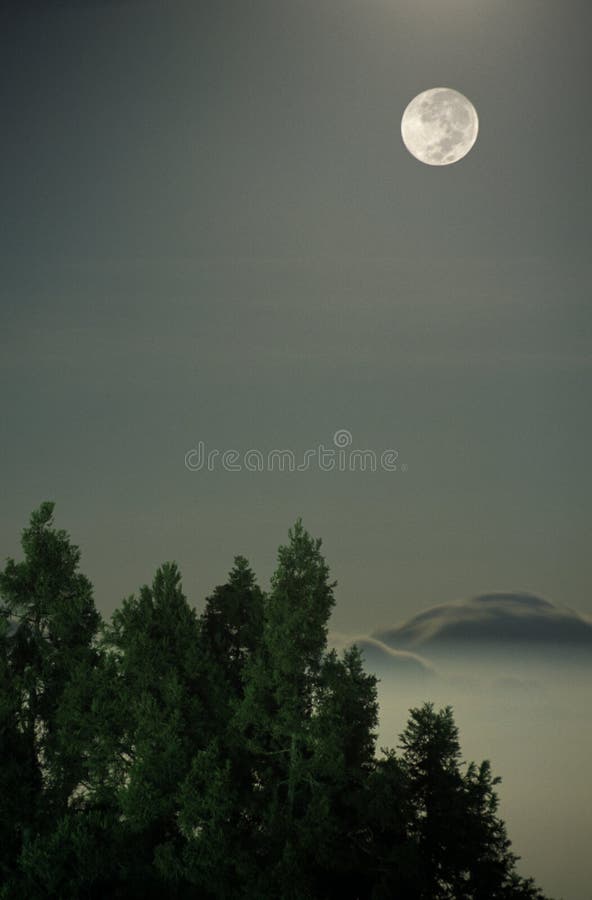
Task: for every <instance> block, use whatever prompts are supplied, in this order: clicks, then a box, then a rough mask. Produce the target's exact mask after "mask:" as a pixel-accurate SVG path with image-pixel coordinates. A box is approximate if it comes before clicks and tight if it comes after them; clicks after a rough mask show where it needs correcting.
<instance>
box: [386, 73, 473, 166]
mask: <svg viewBox="0 0 592 900" xmlns="http://www.w3.org/2000/svg"><path fill="white" fill-rule="evenodd" d="M478 133H479V118H478V116H477V110H476V109H475V107H474V106H473V104H472V103H471V101H470V100H467V98H466V97H465V96H464V95H463V94H459V92H458V91H453V90H452V88H444V87H439V88H430V90H429V91H423V93H421V94H418V95H417V97H414V98H413V100H412V101H411V103H410V104H409V106H408V107H407V109H406V110H405V112H404V113H403V119H402V120H401V136H402V138H403V143H404V144H405V146H406V147H407V149H408V150H409V152H410V153H411V154H412V155H413V156H415V158H416V159H419V160H420V161H421V162H423V163H426V164H427V165H428V166H449V165H450V164H451V163H455V162H457V161H458V160H459V159H462V158H463V156H466V155H467V153H468V152H469V150H470V149H471V147H472V146H473V144H474V143H475V141H476V140H477V134H478Z"/></svg>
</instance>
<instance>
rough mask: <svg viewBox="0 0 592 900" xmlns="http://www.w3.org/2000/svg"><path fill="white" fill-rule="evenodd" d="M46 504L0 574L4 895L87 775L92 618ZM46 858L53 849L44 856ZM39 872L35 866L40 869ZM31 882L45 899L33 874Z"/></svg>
mask: <svg viewBox="0 0 592 900" xmlns="http://www.w3.org/2000/svg"><path fill="white" fill-rule="evenodd" d="M53 510H54V504H53V503H49V502H45V503H43V504H42V505H41V506H40V507H39V509H37V510H36V511H34V512H33V513H32V515H31V518H30V523H29V526H28V527H27V528H25V530H24V531H23V534H22V541H21V545H22V549H23V553H24V559H23V560H22V561H21V562H18V563H17V562H15V561H14V560H13V559H12V558H9V559H8V560H7V562H6V566H5V568H4V571H3V572H1V573H0V594H1V596H2V619H3V622H4V624H3V628H2V631H3V636H2V638H1V639H0V643H1V645H2V647H1V661H0V665H1V666H2V669H3V672H2V675H3V678H2V688H1V695H2V702H1V711H0V716H1V717H2V719H3V728H2V737H3V740H2V749H1V753H2V757H10V760H9V761H8V760H7V759H6V758H4V759H3V765H2V768H3V778H4V780H5V782H8V783H7V784H5V789H6V794H5V796H6V802H8V803H13V804H14V807H13V815H14V818H13V828H12V829H11V839H10V840H9V841H8V842H7V845H6V846H5V848H4V849H5V850H6V849H7V848H9V852H10V854H11V856H12V860H13V865H12V870H13V871H12V876H11V877H12V879H13V882H14V887H12V888H11V887H10V879H8V881H7V882H6V884H7V885H8V886H7V887H6V890H7V891H8V896H10V892H11V891H12V892H14V893H17V894H18V893H19V892H21V893H26V894H29V895H30V896H33V893H32V888H31V886H30V888H31V889H29V888H24V887H21V888H19V887H18V884H19V879H21V880H22V883H23V885H24V884H26V883H27V879H29V878H30V877H33V876H32V874H31V873H33V872H34V871H35V870H36V868H37V869H38V868H39V865H40V859H41V857H42V856H43V855H44V854H45V855H47V853H48V852H49V851H48V850H47V848H46V847H45V846H44V840H45V834H46V833H47V831H48V830H49V829H50V828H53V826H54V823H55V821H56V820H65V819H68V818H69V816H70V815H71V812H70V808H71V805H72V804H73V803H74V802H75V801H76V798H77V796H78V795H79V793H80V792H81V791H82V790H83V788H84V784H85V782H86V781H87V777H88V752H87V751H88V745H87V741H86V738H87V734H86V732H85V729H84V727H83V725H82V722H83V720H84V717H85V712H86V710H87V709H88V706H89V704H90V701H91V697H90V695H89V692H88V690H87V686H88V685H89V683H90V682H91V681H92V679H93V673H94V670H95V668H96V666H97V661H98V652H97V648H96V645H95V638H96V634H97V630H98V628H99V624H100V617H99V615H98V613H97V611H96V609H95V606H94V601H93V596H92V586H91V584H90V582H89V581H88V579H87V578H86V577H85V576H84V575H83V574H81V573H80V572H79V571H78V566H79V561H80V551H79V549H78V547H76V546H74V545H73V544H71V542H70V539H69V537H68V535H67V534H66V532H65V531H63V530H56V529H55V528H54V527H53ZM50 856H51V854H50ZM41 869H42V870H43V867H41ZM33 881H34V882H35V883H36V884H38V885H39V891H40V894H41V895H42V896H49V895H50V894H49V893H48V885H44V884H43V881H42V877H41V874H38V875H37V876H35V878H34V879H33Z"/></svg>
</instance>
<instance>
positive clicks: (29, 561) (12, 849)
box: [0, 503, 543, 900]
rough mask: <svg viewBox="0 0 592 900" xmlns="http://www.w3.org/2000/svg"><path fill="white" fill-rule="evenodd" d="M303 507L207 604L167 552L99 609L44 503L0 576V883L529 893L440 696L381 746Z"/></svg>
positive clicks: (269, 892)
mask: <svg viewBox="0 0 592 900" xmlns="http://www.w3.org/2000/svg"><path fill="white" fill-rule="evenodd" d="M320 546H321V542H320V541H319V540H313V539H312V538H311V537H310V535H309V534H308V533H307V532H306V531H305V530H304V528H303V527H302V524H301V523H300V522H297V523H296V525H295V527H294V528H293V529H292V530H291V531H290V533H289V540H288V543H287V544H286V545H285V546H282V547H280V549H279V553H278V565H277V570H276V572H275V574H274V576H273V579H272V583H271V590H270V591H269V593H264V592H262V591H261V590H260V588H259V587H258V586H257V583H256V580H255V576H254V574H253V572H252V570H251V569H250V567H249V564H248V563H247V561H246V560H245V559H244V558H243V557H240V556H239V557H236V559H235V561H234V566H233V568H232V570H231V572H230V574H229V576H228V581H227V582H226V584H224V585H221V586H220V587H217V588H216V589H215V590H214V591H213V593H212V594H211V596H210V597H208V598H207V600H206V602H205V608H204V610H203V612H202V613H201V615H198V614H197V613H196V611H195V609H194V608H193V607H192V606H190V605H189V603H188V602H187V599H186V597H185V595H184V593H183V590H182V586H181V576H180V573H179V571H178V569H177V567H176V565H175V564H174V563H165V564H164V565H163V566H162V567H161V568H159V569H158V571H157V572H156V575H155V576H154V580H153V582H152V584H151V586H144V587H142V588H141V590H140V591H139V593H138V594H137V595H136V596H130V597H129V598H127V599H126V600H124V601H123V603H122V605H121V608H120V609H118V610H117V611H116V612H115V613H114V615H113V617H112V619H111V621H110V622H109V623H105V622H103V621H102V620H101V617H100V615H99V613H98V612H97V610H96V608H95V605H94V601H93V592H92V586H91V584H90V582H89V581H88V579H87V578H86V577H85V576H84V575H82V574H81V573H80V572H79V557H80V554H79V550H78V548H77V547H76V546H73V545H72V544H71V542H70V540H69V537H68V535H67V534H66V533H65V532H64V531H62V530H57V529H55V528H54V525H53V504H52V503H44V504H42V505H41V507H40V508H39V509H38V510H37V511H35V512H34V513H33V514H32V516H31V519H30V523H29V526H28V527H27V528H26V529H25V530H24V532H23V535H22V549H23V555H24V558H23V560H22V561H21V562H15V561H14V560H12V559H8V561H7V563H6V566H5V568H4V570H3V572H2V573H1V574H0V598H1V600H0V669H1V672H0V805H1V809H0V813H1V815H0V881H1V885H2V886H1V888H0V897H2V898H4V900H6V898H10V900H12V898H15V900H23V898H25V900H36V898H60V900H66V898H97V900H104V898H109V900H111V898H125V900H128V898H142V900H146V898H159V900H161V898H229V900H232V898H252V900H267V898H273V900H276V898H286V900H288V898H290V900H292V898H293V900H305V898H339V900H348V898H351V900H358V898H360V900H362V898H363V900H366V898H368V900H370V898H372V900H392V898H400V900H416V898H417V900H419V898H422V900H440V898H442V900H445V898H446V900H447V898H450V900H498V898H504V900H518V898H524V900H532V898H542V897H543V895H542V894H541V892H540V891H539V890H538V889H537V888H536V887H535V885H534V883H533V882H532V881H531V880H528V879H524V878H521V877H519V876H518V874H517V873H516V870H515V862H516V857H515V856H514V855H513V853H512V852H511V850H510V842H509V840H508V838H507V835H506V830H505V827H504V824H503V822H502V821H501V820H500V819H499V818H498V815H497V798H496V793H495V785H496V783H497V781H498V779H496V778H494V777H493V776H492V773H491V770H490V767H489V764H488V763H487V762H484V763H482V764H481V765H480V766H475V765H474V764H471V765H469V766H468V767H466V766H464V765H463V764H462V762H461V753H460V748H459V742H458V733H457V728H456V726H455V723H454V720H453V716H452V711H451V710H450V708H446V709H443V710H440V711H436V710H435V709H434V708H433V706H432V705H431V704H426V705H425V706H424V707H422V708H420V709H413V710H411V714H410V718H409V722H408V725H407V727H406V729H405V731H404V733H403V735H402V736H401V739H400V745H399V746H400V750H399V752H395V751H394V750H386V751H382V754H381V755H380V756H377V755H376V748H375V734H376V727H377V721H378V706H377V695H376V679H375V678H374V677H373V676H372V675H369V674H367V673H366V672H365V671H364V667H363V660H362V658H361V656H360V653H359V652H358V650H357V649H356V648H353V649H350V650H347V651H346V652H344V653H343V654H342V655H341V656H338V655H337V654H336V653H335V652H334V651H328V649H327V626H328V622H329V617H330V614H331V611H332V608H333V605H334V593H333V591H334V584H333V583H332V582H331V580H330V574H329V570H328V567H327V565H326V563H325V560H324V559H323V556H322V555H321V551H320Z"/></svg>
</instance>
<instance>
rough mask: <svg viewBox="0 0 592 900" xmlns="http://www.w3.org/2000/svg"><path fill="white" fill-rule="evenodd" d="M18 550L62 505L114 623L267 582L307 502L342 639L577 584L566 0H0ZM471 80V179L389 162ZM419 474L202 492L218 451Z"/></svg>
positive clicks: (586, 223) (10, 442)
mask: <svg viewBox="0 0 592 900" xmlns="http://www.w3.org/2000/svg"><path fill="white" fill-rule="evenodd" d="M0 16H1V18H0V34H1V40H2V47H1V48H0V65H1V66H2V77H1V82H0V83H1V85H2V87H1V96H2V109H3V116H2V138H1V144H0V147H1V153H2V167H1V169H0V190H1V197H2V205H1V229H2V231H1V237H2V240H1V244H0V253H1V259H0V263H1V271H2V279H1V292H2V294H1V301H2V306H1V323H0V325H1V331H0V333H1V335H2V354H1V365H2V376H3V378H2V385H3V397H2V419H3V425H4V436H3V440H2V445H1V451H0V452H1V465H2V474H3V494H4V497H3V502H2V511H1V523H0V524H1V529H0V538H1V543H2V547H3V548H5V549H4V551H3V552H4V555H5V554H6V553H15V552H17V538H18V533H19V531H20V529H21V528H22V527H23V526H24V524H25V522H26V519H27V517H28V514H29V512H30V511H31V509H32V508H33V507H35V506H36V505H38V503H39V502H41V501H42V500H43V499H55V500H56V502H57V510H56V512H57V518H58V522H59V524H60V525H62V526H64V527H66V528H67V529H68V530H69V531H70V532H71V533H72V535H73V537H74V538H75V540H76V541H77V542H79V543H80V544H81V545H82V549H83V563H84V568H85V570H86V571H87V573H88V574H89V576H90V577H91V579H92V580H93V582H94V584H95V586H96V593H97V598H98V601H99V603H100V605H101V607H102V608H103V609H104V610H109V609H111V608H112V607H113V606H114V605H115V604H116V603H118V602H119V601H120V599H121V597H122V596H124V595H126V594H128V593H130V592H131V591H133V590H136V589H137V588H138V586H139V585H140V584H141V583H143V582H145V581H147V580H149V579H150V578H151V576H152V572H153V569H154V568H155V566H156V565H158V564H159V563H160V562H161V561H162V560H163V559H168V558H175V559H177V560H178V562H179V563H180V565H181V567H182V570H183V572H184V581H185V587H186V590H187V592H188V594H189V595H190V596H191V597H192V598H194V599H195V600H198V601H200V602H201V599H202V598H203V596H204V595H205V594H206V593H207V592H209V590H210V589H211V587H212V586H213V585H214V584H216V583H219V582H220V581H221V580H223V578H224V576H225V573H226V571H227V570H228V568H229V567H230V564H231V561H232V556H233V554H235V553H241V552H242V553H244V554H246V555H247V556H248V557H249V558H250V559H251V561H252V563H253V565H254V567H255V569H256V570H257V572H258V573H259V575H260V579H261V581H262V582H263V583H266V581H267V577H268V575H269V573H270V571H271V569H272V568H273V565H274V559H275V550H276V547H277V545H278V543H280V542H281V541H283V540H284V537H285V534H286V530H287V528H288V526H289V525H290V524H291V523H292V522H293V521H294V519H295V518H296V516H298V515H302V516H303V518H304V521H305V524H306V525H307V527H308V528H309V529H310V530H311V531H312V532H313V533H315V534H320V535H321V536H323V537H324V539H325V547H326V553H327V556H328V559H329V562H330V564H331V566H332V569H333V571H334V574H335V576H336V577H337V578H338V580H339V582H340V588H339V591H338V606H337V610H336V613H335V619H334V623H335V626H336V627H337V628H340V629H343V630H348V629H354V630H372V629H373V628H375V627H378V626H379V625H388V624H392V623H394V622H396V621H399V620H400V619H403V618H405V617H407V616H408V615H411V614H413V613H415V612H417V611H419V610H420V609H422V608H423V607H425V606H427V605H432V604H434V603H440V602H447V601H451V600H456V599H461V598H463V597H465V596H470V595H472V594H477V593H483V592H490V591H496V590H516V591H530V592H534V593H537V594H542V595H543V596H547V597H548V598H549V599H552V600H553V601H554V602H556V603H559V604H567V605H569V606H572V607H574V608H576V609H578V610H581V611H584V612H588V613H589V612H592V597H591V596H590V580H591V579H590V576H591V567H590V551H589V546H590V539H589V538H590V526H589V522H590V472H589V466H590V458H591V454H590V450H591V441H590V415H589V409H590V401H591V395H592V390H591V380H590V363H591V354H590V334H591V326H592V321H591V320H592V314H591V312H590V299H589V298H590V284H591V275H592V263H591V262H590V238H591V229H590V218H591V215H592V195H591V187H590V185H591V179H590V165H589V155H590V146H591V143H592V120H591V117H590V112H589V110H590V102H589V89H590V83H591V74H592V71H591V70H592V63H591V62H590V53H589V36H590V33H591V26H592V7H590V5H589V4H588V3H583V2H579V0H569V2H566V3H558V2H556V0H521V2H520V3H516V2H515V0H511V2H510V0H507V2H506V0H423V2H421V0H405V2H398V0H392V2H388V0H364V2H361V0H359V2H352V0H332V2H323V0H314V2H313V0H302V2H297V0H269V2H263V0H253V2H249V3H242V2H238V0H234V2H232V3H230V2H224V0H212V2H199V3H198V2H186V3H182V2H176V0H171V2H167V3H164V2H159V3H153V2H130V3H125V2H119V3H115V2H113V3H109V2H103V3H99V2H97V3H92V2H87V3H80V2H77V3H74V2H72V3H66V2H62V3H51V4H27V3H21V4H18V5H14V7H13V8H12V9H10V8H7V10H6V11H5V12H3V13H1V14H0ZM439 85H445V86H449V87H453V88H455V89H457V90H460V91H461V92H462V93H464V94H466V95H467V96H468V97H469V98H470V99H471V100H472V102H473V103H474V104H475V106H476V108H477V110H478V113H479V117H480V135H479V139H478V142H477V144H476V146H475V148H474V149H473V151H472V152H471V153H470V154H469V156H468V157H467V158H466V159H465V160H463V161H462V162H460V163H458V164H456V165H454V166H450V167H445V168H442V169H436V168H431V167H427V166H423V165H421V164H420V163H418V162H417V161H416V160H414V159H413V158H412V157H411V156H410V155H409V154H408V153H407V152H406V150H405V149H404V147H403V145H402V143H401V139H400V130H399V123H400V117H401V114H402V111H403V109H404V108H405V106H406V105H407V103H408V102H409V100H410V99H411V98H412V97H413V96H415V94H417V93H419V92H420V91H422V90H424V89H425V88H427V87H432V86H439ZM341 428H345V429H348V430H349V431H350V432H351V433H352V434H353V438H354V446H356V447H362V448H364V447H368V448H372V449H376V450H377V451H381V450H382V449H385V448H387V447H394V448H396V449H398V450H399V453H400V460H401V461H403V462H405V463H406V464H407V466H408V470H407V471H406V472H397V473H387V472H380V473H379V472H377V473H374V474H372V473H368V472H366V473H362V472H356V473H340V472H333V473H320V472H318V471H315V472H312V471H311V472H302V473H292V474H287V473H277V472H276V473H247V472H241V473H228V472H221V471H217V472H213V473H208V472H194V473H190V472H188V471H187V469H186V468H185V466H184V455H185V453H186V451H187V450H188V449H190V448H191V447H194V446H195V445H196V443H197V442H198V441H200V440H203V441H205V442H206V444H207V445H208V446H209V447H217V448H221V449H226V448H236V449H238V450H240V451H244V450H247V449H249V448H251V447H258V448H259V449H260V450H261V451H263V452H267V451H269V450H271V449H273V448H275V447H291V448H293V449H294V450H295V451H297V452H300V451H302V450H304V449H306V448H308V447H313V446H316V445H317V444H319V443H325V444H326V445H330V444H331V438H332V435H333V433H334V432H335V431H336V430H337V429H341Z"/></svg>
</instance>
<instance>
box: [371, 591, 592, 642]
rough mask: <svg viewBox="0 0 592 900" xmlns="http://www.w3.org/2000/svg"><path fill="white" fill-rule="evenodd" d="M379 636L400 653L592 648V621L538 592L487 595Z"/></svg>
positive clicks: (428, 613) (382, 631)
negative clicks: (474, 648) (513, 647)
mask: <svg viewBox="0 0 592 900" xmlns="http://www.w3.org/2000/svg"><path fill="white" fill-rule="evenodd" d="M373 637H374V638H375V639H376V640H378V641H382V642H384V643H385V644H386V645H387V646H388V647H391V648H393V649H397V650H420V649H421V650H422V651H423V652H427V651H429V652H430V653H431V652H434V651H437V650H438V649H440V648H444V647H448V646H450V645H453V646H456V647H459V648H460V647H462V648H467V649H468V648H470V647H471V646H478V647H479V648H480V649H484V648H490V649H504V648H507V646H508V645H523V646H524V645H526V646H531V647H544V648H546V649H547V650H550V649H553V648H556V649H557V650H559V649H579V650H583V651H588V650H592V622H591V621H590V620H589V619H587V618H585V617H584V616H582V615H580V614H579V613H577V612H575V611H573V610H571V609H567V608H564V607H559V606H556V605H554V604H553V603H551V602H549V601H548V600H544V599H543V598H541V597H537V596H535V595H533V594H523V593H494V594H482V595H481V596H478V597H473V598H471V599H469V600H463V601H460V602H458V603H448V604H444V605H441V606H434V607H432V608H431V609H428V610H426V611H425V612H423V613H420V614H419V615H417V616H413V618H411V619H409V620H407V621H406V622H404V623H403V624H402V625H398V626H396V627H394V628H384V629H379V630H378V631H376V632H374V634H373Z"/></svg>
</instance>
